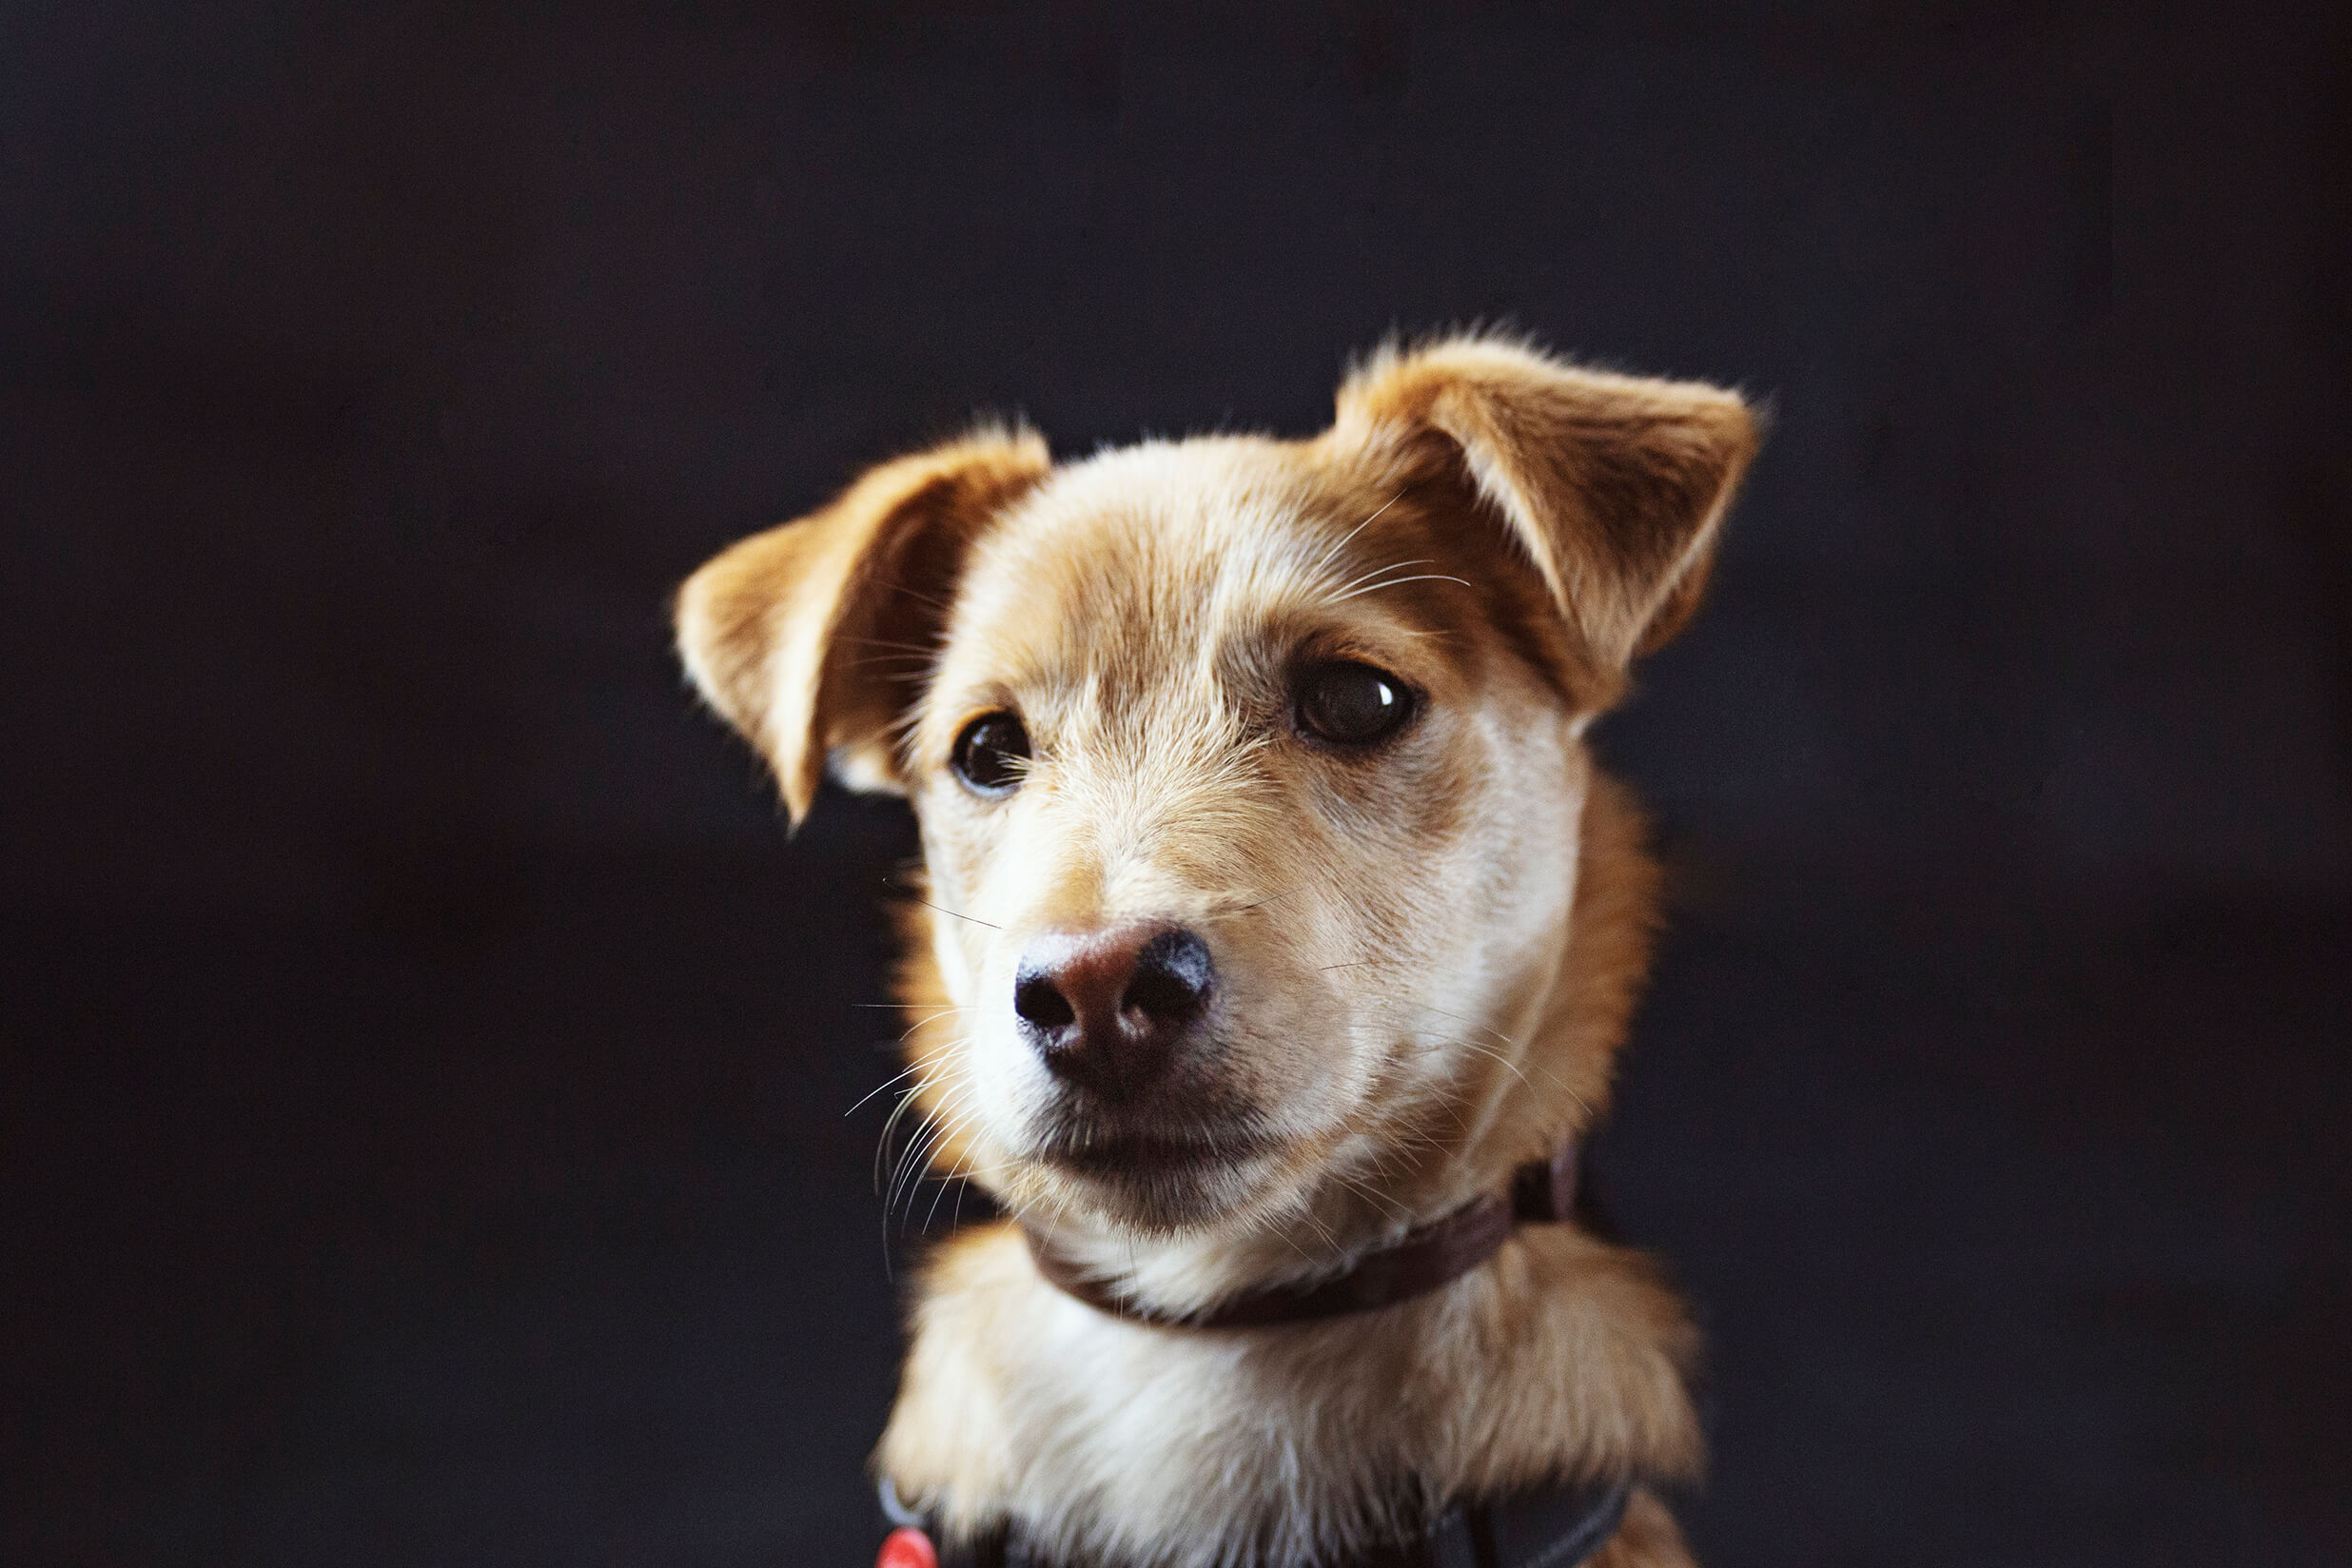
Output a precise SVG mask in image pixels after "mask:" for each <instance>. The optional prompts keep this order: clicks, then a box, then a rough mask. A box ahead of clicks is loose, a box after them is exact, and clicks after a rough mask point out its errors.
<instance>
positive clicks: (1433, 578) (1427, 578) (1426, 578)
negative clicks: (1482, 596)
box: [1331, 572, 1478, 604]
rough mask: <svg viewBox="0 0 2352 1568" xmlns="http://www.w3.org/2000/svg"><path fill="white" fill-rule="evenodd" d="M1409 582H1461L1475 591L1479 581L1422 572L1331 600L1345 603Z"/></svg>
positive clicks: (1373, 585)
mask: <svg viewBox="0 0 2352 1568" xmlns="http://www.w3.org/2000/svg"><path fill="white" fill-rule="evenodd" d="M1408 582H1459V583H1460V584H1461V585H1462V586H1463V587H1464V588H1468V589H1471V590H1473V591H1476V589H1477V588H1478V584H1477V583H1475V582H1472V581H1470V580H1468V579H1467V578H1458V577H1453V576H1451V575H1449V574H1447V573H1444V572H1422V573H1420V574H1418V575H1417V576H1414V577H1409V578H1389V579H1388V580H1387V581H1386V582H1376V583H1374V584H1372V586H1370V587H1369V588H1359V589H1357V590H1356V591H1355V593H1352V594H1342V595H1341V596H1340V597H1339V598H1335V599H1333V600H1332V601H1331V602H1332V603H1334V604H1344V603H1346V602H1347V601H1348V600H1349V599H1351V598H1360V597H1361V596H1362V595H1364V594H1373V593H1378V592H1379V591H1380V590H1382V588H1401V587H1403V586H1404V585H1405V584H1406V583H1408Z"/></svg>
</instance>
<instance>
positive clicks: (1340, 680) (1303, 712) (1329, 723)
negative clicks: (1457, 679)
mask: <svg viewBox="0 0 2352 1568" xmlns="http://www.w3.org/2000/svg"><path fill="white" fill-rule="evenodd" d="M1295 701H1296V704H1297V715H1298V725H1299V729H1300V731H1301V732H1302V733H1303V734H1305V735H1309V736H1311V737H1313V738H1314V739H1317V740H1320V741H1322V742H1323V743H1324V744H1325V745H1329V746H1369V745H1371V744H1372V743H1373V742H1375V741H1379V740H1385V739H1387V738H1388V737H1389V736H1390V735H1394V734H1396V733H1397V732H1398V731H1399V730H1401V729H1402V728H1403V727H1404V721H1405V720H1406V719H1408V718H1410V717H1412V716H1413V697H1412V693H1411V692H1410V691H1409V690H1408V689H1407V688H1406V686H1405V684H1404V683H1403V682H1402V681H1401V680H1399V679H1397V678H1396V677H1395V676H1389V675H1384V674H1382V672H1380V671H1378V670H1375V669H1374V668H1372V666H1370V665H1369V664H1318V665H1315V666H1313V667H1312V668H1310V669H1308V670H1307V671H1306V672H1305V673H1304V674H1303V675H1302V676H1300V677H1299V683H1298V695H1297V697H1296V698H1295Z"/></svg>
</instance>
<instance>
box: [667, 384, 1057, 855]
mask: <svg viewBox="0 0 2352 1568" xmlns="http://www.w3.org/2000/svg"><path fill="white" fill-rule="evenodd" d="M1050 466H1051V460H1050V458H1049V456H1048V455H1047V452H1046V443H1045V441H1043V440H1042V439H1040V438H1039V437H1038V436H1037V435H1036V434H1034V433H1033V432H1030V431H1028V430H1009V431H994V430H986V431H980V432H977V433H975V434H973V435H972V436H970V437H968V438H967V439H965V440H963V441H954V442H951V443H949V444H948V445H945V446H939V447H934V448H932V449H931V451H928V452H919V453H916V454H914V455H913V456H911V457H906V458H900V459H899V460H897V461H894V462H888V463H884V464H883V465H882V466H880V467H879V468H875V469H873V470H872V471H870V472H869V473H867V474H866V475H865V476H864V477H863V478H862V479H860V480H858V481H857V482H856V483H855V484H853V485H852V486H851V487H850V488H849V489H848V490H847V491H846V492H844V493H843V494H842V495H841V497H840V498H839V499H838V500H835V501H833V504H832V505H830V506H828V507H826V508H825V509H824V510H823V511H821V512H816V513H813V514H812V515H811V516H809V517H806V518H803V519H800V520H799V521H797V522H789V523H786V524H784V525H783V526H782V527H779V528H771V529H770V530H768V531H767V532H766V533H764V534H755V535H754V536H753V537H752V538H750V539H745V540H743V541H742V542H741V543H739V544H736V545H735V546H733V547H732V548H730V549H728V550H727V551H726V552H724V553H723V554H721V555H720V556H718V557H717V558H716V559H714V560H712V561H710V562H709V563H708V564H707V565H705V566H704V567H703V568H702V569H701V570H700V571H698V572H696V574H695V575H694V576H693V577H691V578H687V579H686V585H685V586H684V587H683V588H681V589H679V590H678V596H677V606H676V624H677V647H678V653H679V655H680V656H681V657H683V658H684V660H685V663H686V670H687V673H688V674H689V675H690V676H693V677H694V682H695V685H696V688H697V689H698V690H699V691H700V692H701V693H702V696H703V698H704V700H705V701H707V702H709V703H710V705H711V706H712V707H713V708H714V709H715V710H717V712H718V714H719V715H720V716H721V717H723V718H725V719H726V720H727V722H728V723H730V724H732V725H734V726H735V729H736V730H738V731H740V732H741V733H742V735H744V737H745V738H746V739H748V740H750V741H751V742H752V744H753V745H755V746H756V747H758V748H759V750H760V753H761V755H764V756H766V757H767V758H768V761H769V763H770V764H771V765H772V766H773V767H774V769H775V776H776V781H777V783H778V784H779V785H780V786H781V788H782V790H783V794H784V807H785V810H786V811H787V812H788V813H790V814H791V817H792V820H793V821H794V823H797V822H799V820H800V819H801V818H802V817H804V816H806V815H807V814H808V811H809V806H810V803H811V802H812V801H813V800H814V799H815V798H816V788H817V785H818V784H819V783H820V782H822V780H823V778H824V773H825V763H826V759H827V757H828V756H829V755H830V756H832V757H833V761H834V763H835V765H836V766H837V767H838V768H839V769H840V771H841V772H842V774H843V775H844V776H845V777H846V778H848V779H849V780H850V781H851V782H852V783H853V784H856V785H859V786H861V787H864V788H869V789H884V790H889V789H896V788H899V787H901V785H900V780H899V777H898V762H897V757H896V755H894V753H893V750H892V746H891V743H890V741H891V736H890V731H891V728H892V725H893V724H895V723H896V722H897V719H898V717H899V715H900V714H901V712H902V711H903V710H904V707H905V705H906V702H907V701H908V699H909V696H910V689H911V683H912V682H913V681H914V680H915V679H916V678H919V674H920V666H921V662H922V661H921V654H920V651H921V650H922V649H924V648H926V647H928V646H929V645H930V644H931V639H932V637H934V636H935V635H936V634H937V631H938V627H939V619H940V616H941V614H942V611H943V607H944V605H945V604H946V602H947V600H948V599H949V598H950V597H951V595H952V593H953V591H954V583H955V579H956V577H957V575H958V574H959V573H960V572H961V570H962V567H963V559H964V554H965V551H966V550H967V548H968V547H969V546H970V542H971V540H972V539H973V538H974V537H975V536H976V535H977V534H978V532H979V530H980V529H981V528H982V527H983V526H984V525H985V524H986V523H987V521H988V519H989V518H990V516H991V515H993V514H994V513H995V512H996V511H997V510H998V509H999V508H1000V507H1002V506H1004V505H1005V504H1006V503H1007V502H1008V501H1009V500H1012V499H1014V498H1015V497H1017V496H1019V495H1020V494H1021V493H1022V492H1023V491H1025V490H1027V489H1028V488H1029V486H1030V485H1032V484H1034V483H1036V482H1037V480H1040V479H1041V478H1043V477H1044V476H1045V473H1046V471H1047V469H1048V468H1049V467H1050Z"/></svg>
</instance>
